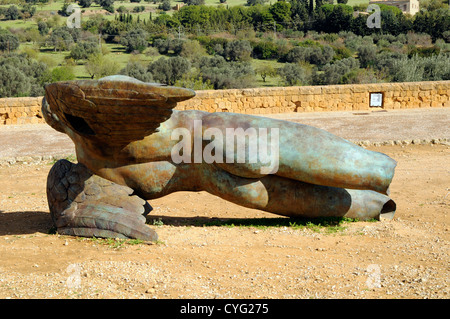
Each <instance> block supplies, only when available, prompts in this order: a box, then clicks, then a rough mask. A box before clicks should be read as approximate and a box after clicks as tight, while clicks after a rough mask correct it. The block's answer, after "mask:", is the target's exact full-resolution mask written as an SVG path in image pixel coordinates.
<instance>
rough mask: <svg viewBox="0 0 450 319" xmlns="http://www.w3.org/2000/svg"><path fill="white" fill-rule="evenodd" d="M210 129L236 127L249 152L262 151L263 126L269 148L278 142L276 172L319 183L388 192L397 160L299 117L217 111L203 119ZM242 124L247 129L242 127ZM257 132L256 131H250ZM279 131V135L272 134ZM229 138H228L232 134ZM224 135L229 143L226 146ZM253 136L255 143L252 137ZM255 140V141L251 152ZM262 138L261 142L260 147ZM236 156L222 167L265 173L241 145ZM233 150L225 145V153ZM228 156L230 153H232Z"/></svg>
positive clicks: (247, 174) (248, 174)
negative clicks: (243, 159) (286, 118)
mask: <svg viewBox="0 0 450 319" xmlns="http://www.w3.org/2000/svg"><path fill="white" fill-rule="evenodd" d="M209 128H221V129H222V131H224V128H227V130H228V129H229V128H231V129H234V132H235V135H236V140H238V139H242V138H244V139H245V138H247V139H248V142H247V143H246V145H245V150H244V151H245V152H248V153H252V152H253V153H254V152H257V153H258V156H259V154H260V152H261V149H259V148H258V149H256V148H255V147H254V146H255V141H256V139H254V138H255V137H257V138H258V137H259V136H260V135H261V133H260V129H263V130H266V131H267V146H268V147H267V148H268V149H270V148H271V147H272V145H273V144H274V143H276V144H277V147H275V149H278V150H279V154H277V157H276V158H273V159H272V160H277V161H278V163H277V165H278V169H277V170H276V172H275V173H273V174H276V175H278V176H282V177H285V178H289V179H295V180H298V181H303V182H307V183H311V184H316V185H323V186H333V187H340V188H351V189H370V190H374V191H377V192H380V193H384V194H386V193H387V191H388V188H389V185H390V183H391V181H392V178H393V176H394V169H395V166H396V162H395V161H394V160H393V159H392V158H390V157H388V156H387V155H385V154H382V153H379V152H373V151H370V150H366V149H364V148H362V147H359V146H357V145H355V144H353V143H351V142H349V141H347V140H345V139H343V138H340V137H338V136H335V135H333V134H331V133H329V132H326V131H324V130H322V129H318V128H315V127H312V126H308V125H303V124H299V123H294V122H287V121H280V120H275V119H270V118H264V117H258V116H252V115H245V114H232V113H213V114H210V115H207V116H205V117H204V118H203V130H204V131H205V130H207V129H209ZM237 128H242V129H243V130H241V131H240V132H239V131H237V130H236V129H237ZM252 132H253V135H252V134H251V133H252ZM275 132H277V135H278V137H277V138H274V139H272V136H273V135H274V134H275ZM226 138H229V136H228V135H227V136H226ZM226 138H224V142H223V145H224V148H225V146H226V145H227V143H226ZM252 139H253V143H252V142H251V141H252ZM250 145H253V151H251V150H250V149H251V147H250ZM260 145H261V144H260V143H259V142H258V147H260ZM235 149H236V152H235V153H234V159H232V161H231V163H230V164H228V163H227V162H226V161H223V163H221V164H217V165H218V166H220V167H221V168H222V169H224V170H226V171H228V172H230V173H232V174H234V175H237V176H242V177H261V176H263V175H264V174H263V175H261V173H260V172H261V168H263V167H265V165H266V164H264V163H260V162H258V163H249V161H248V160H246V162H245V163H240V162H239V161H238V158H237V157H238V156H239V148H238V147H237V142H236V144H235ZM227 151H229V150H228V149H224V152H223V153H224V154H225V153H226V152H227ZM228 160H229V158H228Z"/></svg>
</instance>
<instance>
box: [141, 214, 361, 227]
mask: <svg viewBox="0 0 450 319" xmlns="http://www.w3.org/2000/svg"><path fill="white" fill-rule="evenodd" d="M355 221H357V220H356V219H351V218H346V217H320V218H292V217H291V218H289V217H274V218H217V217H212V218H209V217H200V216H198V217H173V216H162V215H148V216H147V224H149V225H150V226H152V225H155V226H158V225H161V226H162V225H171V226H194V227H208V226H230V227H233V226H245V227H311V226H318V227H337V226H341V225H342V224H345V223H348V222H355Z"/></svg>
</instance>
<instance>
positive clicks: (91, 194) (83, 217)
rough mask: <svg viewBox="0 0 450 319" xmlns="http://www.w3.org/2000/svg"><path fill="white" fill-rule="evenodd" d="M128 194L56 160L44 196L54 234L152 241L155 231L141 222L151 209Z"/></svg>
mask: <svg viewBox="0 0 450 319" xmlns="http://www.w3.org/2000/svg"><path fill="white" fill-rule="evenodd" d="M132 193H133V190H132V189H131V188H129V187H126V186H121V185H118V184H115V183H113V182H110V181H108V180H105V179H103V178H101V177H99V176H97V175H93V174H92V173H91V172H90V171H89V170H88V169H87V168H86V167H85V166H84V165H82V164H73V163H71V162H69V161H67V160H60V161H58V162H57V163H56V164H55V165H54V166H53V167H52V169H51V170H50V173H49V175H48V178H47V199H48V204H49V207H50V213H51V215H52V219H53V222H54V225H55V226H56V228H57V231H58V233H60V234H63V235H73V236H82V237H92V236H95V237H103V238H135V239H141V240H144V241H156V240H157V239H158V235H157V233H156V232H155V231H154V230H153V229H151V228H150V227H149V226H148V225H146V224H145V221H146V218H145V215H146V214H148V213H149V212H150V211H151V210H152V208H151V206H150V205H149V204H148V203H147V202H146V201H145V200H143V199H142V198H140V197H138V196H136V195H132Z"/></svg>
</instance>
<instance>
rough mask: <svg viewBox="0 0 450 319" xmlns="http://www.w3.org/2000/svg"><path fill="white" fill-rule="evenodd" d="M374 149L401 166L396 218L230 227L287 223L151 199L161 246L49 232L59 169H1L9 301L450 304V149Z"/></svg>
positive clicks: (198, 200) (183, 199) (0, 273)
mask: <svg viewBox="0 0 450 319" xmlns="http://www.w3.org/2000/svg"><path fill="white" fill-rule="evenodd" d="M370 149H373V150H377V151H381V152H384V153H386V154H388V155H390V156H391V157H393V158H394V159H396V160H397V161H398V168H397V170H396V175H395V178H394V181H393V183H392V186H391V196H392V198H393V199H394V200H395V201H396V202H397V207H398V209H397V213H396V216H395V218H394V220H392V221H380V222H353V223H344V224H342V225H341V227H327V228H323V227H318V226H314V225H311V224H310V225H307V226H303V227H300V226H298V227H293V226H289V224H287V226H286V224H285V225H281V226H277V227H263V226H261V225H262V224H261V222H260V224H259V226H258V223H257V222H255V223H254V225H253V226H250V227H248V226H245V227H244V226H238V225H237V224H238V222H237V221H234V223H235V226H229V225H226V224H227V223H226V220H224V218H239V219H242V222H248V221H249V220H250V219H252V218H260V217H267V218H277V216H275V215H271V214H268V213H264V212H261V211H256V210H250V209H245V208H242V207H238V206H236V205H234V204H231V203H228V202H224V201H223V200H221V199H219V198H216V197H213V196H211V195H208V194H206V193H204V192H200V193H184V192H183V193H176V194H172V195H170V196H167V197H165V198H162V199H159V200H154V201H151V204H152V206H153V207H154V210H153V212H152V213H151V216H150V218H149V222H150V225H151V226H150V227H154V228H155V229H156V231H157V232H158V234H159V237H160V242H159V243H157V244H153V245H147V244H142V243H141V244H132V243H127V244H123V243H122V242H120V241H114V240H112V241H110V243H109V244H108V243H107V242H106V241H102V240H93V239H80V238H74V237H67V236H59V235H55V234H48V231H49V229H50V228H51V227H52V223H51V220H50V215H49V213H48V207H47V203H46V194H45V182H46V176H47V173H48V171H49V169H50V167H51V165H48V164H34V165H19V164H15V165H11V166H0V298H445V299H446V298H449V296H450V295H449V293H450V288H449V287H450V276H449V275H450V263H449V262H450V258H449V239H450V220H449V216H448V214H449V211H450V210H449V204H450V178H449V176H450V147H449V146H447V145H408V146H382V147H370ZM285 221H286V220H285V219H273V220H271V222H272V223H280V224H282V223H283V222H285ZM210 222H218V223H221V225H219V226H208V225H209V224H210ZM153 223H154V224H155V225H152V224H153ZM204 224H206V225H205V226H203V225H204Z"/></svg>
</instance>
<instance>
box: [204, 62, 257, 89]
mask: <svg viewBox="0 0 450 319" xmlns="http://www.w3.org/2000/svg"><path fill="white" fill-rule="evenodd" d="M199 68H200V73H201V76H202V78H203V79H204V80H208V81H209V82H210V83H211V84H212V85H213V86H214V89H216V90H217V89H239V88H245V87H251V86H252V85H253V79H254V70H253V68H252V66H251V64H250V63H248V62H227V61H226V60H225V59H224V58H223V57H222V56H214V57H203V58H201V59H200V62H199Z"/></svg>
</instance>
